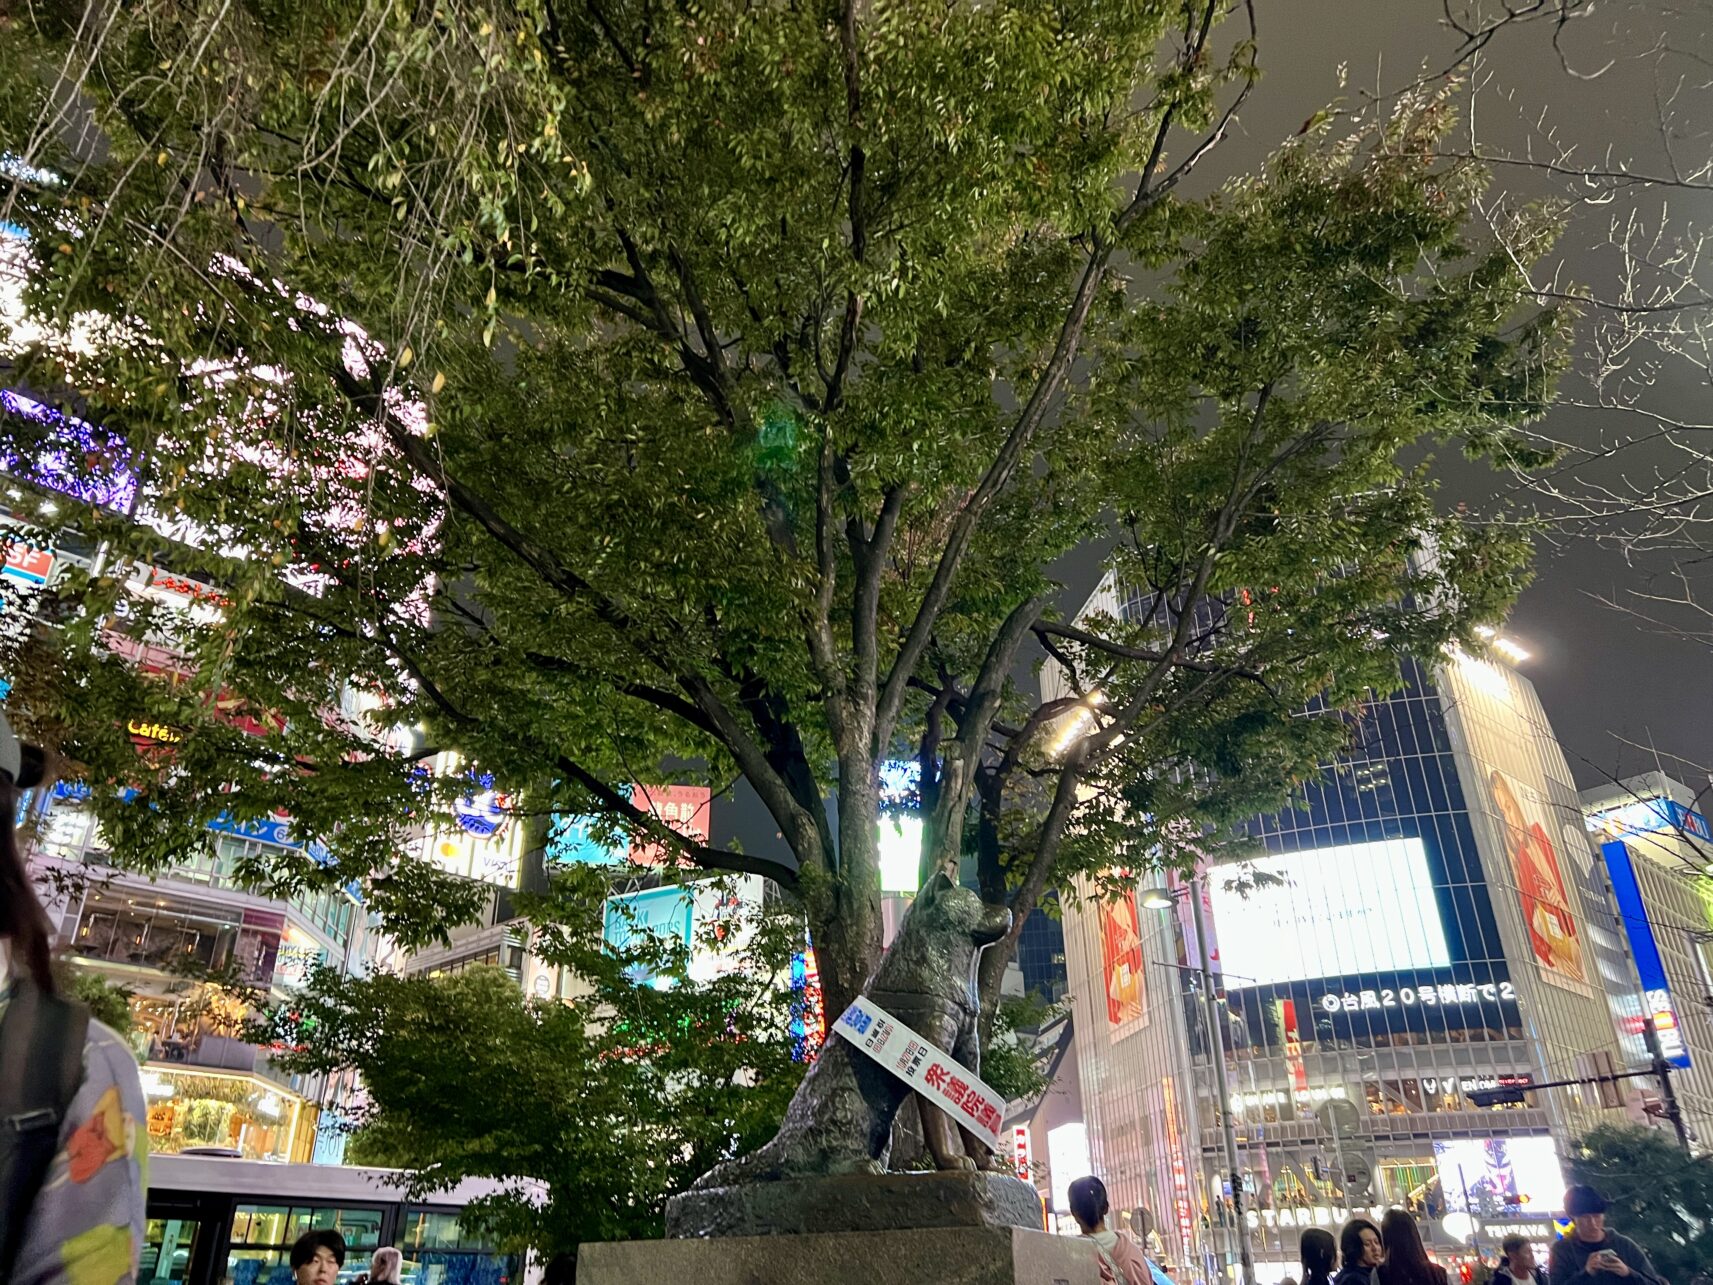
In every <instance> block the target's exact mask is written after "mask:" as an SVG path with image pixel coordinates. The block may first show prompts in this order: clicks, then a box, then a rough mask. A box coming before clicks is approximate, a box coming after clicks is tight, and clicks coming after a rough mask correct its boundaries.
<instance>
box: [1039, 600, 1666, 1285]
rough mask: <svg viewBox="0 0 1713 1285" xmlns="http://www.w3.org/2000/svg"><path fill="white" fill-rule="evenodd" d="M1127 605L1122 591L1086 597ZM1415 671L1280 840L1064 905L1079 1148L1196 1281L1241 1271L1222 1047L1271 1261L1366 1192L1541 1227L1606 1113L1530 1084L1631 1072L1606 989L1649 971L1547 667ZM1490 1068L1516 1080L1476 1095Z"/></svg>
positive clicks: (1262, 1271) (1433, 1222)
mask: <svg viewBox="0 0 1713 1285" xmlns="http://www.w3.org/2000/svg"><path fill="white" fill-rule="evenodd" d="M1126 606H1127V604H1125V603H1123V602H1122V601H1120V600H1119V599H1118V596H1117V595H1116V594H1115V593H1114V592H1113V591H1112V590H1111V588H1110V587H1107V588H1105V589H1103V590H1102V591H1101V592H1100V593H1098V594H1097V595H1096V598H1095V599H1094V600H1092V601H1091V603H1090V606H1089V610H1104V611H1106V612H1110V613H1115V614H1116V613H1121V612H1123V611H1124V610H1125V608H1126ZM1405 679H1406V683H1405V686H1404V688H1403V689H1402V690H1401V691H1399V692H1398V693H1397V694H1395V695H1393V696H1391V697H1389V698H1386V699H1384V700H1376V701H1374V702H1373V703H1372V704H1370V705H1369V706H1368V707H1366V708H1365V709H1363V710H1362V711H1361V712H1360V713H1359V714H1357V715H1355V716H1352V717H1351V718H1350V722H1351V732H1352V738H1351V739H1352V745H1351V749H1350V750H1349V752H1348V753H1347V754H1346V755H1344V756H1343V757H1342V758H1341V759H1340V760H1339V761H1338V762H1337V763H1335V764H1331V765H1328V768H1327V771H1326V773H1325V775H1324V777H1323V779H1322V780H1321V781H1320V782H1318V783H1316V784H1314V785H1312V786H1309V787H1308V788H1306V789H1305V790H1304V791H1303V792H1302V794H1301V796H1300V797H1299V798H1298V799H1297V801H1296V806H1295V807H1293V808H1292V809H1290V810H1287V811H1283V812H1280V813H1276V814H1273V815H1270V816H1265V817H1258V818H1255V819H1254V820H1253V821H1252V822H1251V823H1250V829H1251V832H1252V833H1253V835H1254V836H1255V838H1256V839H1257V840H1259V842H1260V844H1261V846H1262V847H1263V848H1264V850H1265V855H1264V856H1260V857H1257V858H1255V859H1253V860H1252V861H1248V862H1242V863H1237V864H1233V865H1228V866H1212V867H1209V868H1204V869H1203V870H1202V871H1200V872H1198V873H1199V878H1198V879H1197V880H1195V881H1193V882H1192V881H1187V880H1183V879H1178V878H1173V879H1171V880H1169V881H1168V884H1169V887H1168V888H1167V889H1166V890H1165V891H1167V892H1168V893H1169V894H1170V895H1171V897H1172V899H1173V906H1172V908H1171V909H1150V908H1149V907H1148V906H1147V905H1145V904H1144V901H1145V900H1151V901H1155V902H1159V901H1162V900H1163V898H1162V897H1161V896H1159V895H1155V896H1153V897H1149V898H1144V897H1143V896H1142V895H1141V894H1140V893H1138V894H1137V895H1135V896H1133V897H1131V898H1129V899H1127V900H1121V901H1119V902H1118V903H1115V904H1112V903H1100V902H1091V901H1086V900H1085V901H1082V902H1080V903H1079V904H1077V905H1075V906H1067V909H1066V913H1065V916H1064V925H1065V942H1066V956H1067V966H1068V973H1069V990H1070V994H1071V996H1072V999H1073V1004H1074V1015H1075V1016H1074V1020H1075V1026H1076V1040H1077V1046H1078V1055H1079V1062H1080V1066H1081V1074H1082V1085H1083V1107H1084V1120H1085V1123H1086V1126H1087V1135H1088V1140H1089V1158H1090V1161H1091V1163H1092V1164H1093V1167H1094V1170H1095V1172H1097V1173H1099V1174H1101V1175H1102V1176H1103V1177H1104V1178H1105V1179H1106V1181H1107V1184H1108V1187H1109V1189H1110V1190H1111V1192H1112V1195H1113V1203H1114V1206H1115V1208H1118V1209H1121V1210H1123V1211H1124V1220H1125V1221H1127V1222H1128V1224H1129V1225H1130V1226H1131V1227H1132V1229H1133V1230H1136V1231H1138V1232H1140V1233H1142V1234H1144V1235H1145V1236H1146V1237H1147V1239H1148V1241H1149V1244H1150V1247H1151V1248H1152V1249H1153V1251H1154V1253H1155V1254H1157V1255H1158V1256H1159V1257H1160V1258H1161V1259H1163V1260H1164V1261H1166V1262H1168V1263H1171V1264H1173V1265H1175V1266H1181V1268H1182V1270H1181V1271H1180V1272H1179V1274H1178V1278H1179V1279H1181V1280H1194V1279H1198V1278H1199V1279H1204V1280H1213V1279H1217V1278H1219V1277H1220V1276H1221V1275H1227V1276H1234V1275H1235V1272H1234V1264H1235V1260H1236V1258H1237V1242H1238V1237H1237V1234H1236V1228H1235V1226H1234V1201H1233V1199H1232V1191H1231V1187H1232V1184H1231V1181H1230V1168H1229V1166H1228V1165H1227V1163H1226V1159H1225V1151H1224V1145H1223V1138H1222V1134H1221V1128H1220V1125H1221V1119H1220V1101H1219V1099H1220V1094H1219V1092H1218V1088H1219V1081H1218V1078H1217V1072H1216V1070H1215V1068H1216V1066H1219V1067H1220V1069H1221V1070H1222V1072H1223V1076H1224V1079H1225V1089H1226V1092H1227V1094H1228V1096H1229V1100H1230V1104H1231V1122H1232V1125H1233V1131H1234V1134H1235V1140H1236V1149H1237V1153H1238V1156H1237V1158H1238V1164H1237V1168H1238V1170H1239V1172H1240V1175H1241V1177H1240V1182H1241V1186H1242V1203H1243V1206H1244V1208H1245V1211H1246V1212H1245V1221H1246V1222H1247V1224H1248V1239H1249V1242H1250V1245H1251V1247H1252V1251H1253V1255H1254V1257H1255V1260H1256V1263H1257V1272H1258V1277H1259V1279H1260V1280H1262V1281H1275V1280H1279V1279H1281V1278H1283V1277H1284V1276H1286V1275H1293V1276H1294V1275H1297V1274H1298V1272H1299V1269H1298V1267H1297V1265H1296V1256H1297V1242H1298V1239H1299V1237H1300V1234H1301V1228H1302V1227H1305V1226H1309V1225H1315V1224H1320V1225H1326V1226H1329V1227H1331V1226H1335V1225H1336V1224H1338V1223H1340V1222H1342V1221H1343V1219H1344V1218H1345V1217H1346V1216H1347V1214H1348V1211H1349V1210H1351V1209H1365V1208H1373V1207H1378V1206H1390V1205H1401V1206H1405V1207H1407V1208H1410V1209H1412V1210H1414V1211H1415V1212H1416V1213H1417V1214H1418V1215H1419V1216H1420V1219H1421V1223H1422V1227H1423V1231H1424V1233H1425V1234H1426V1235H1427V1237H1428V1239H1429V1242H1430V1244H1433V1245H1436V1246H1437V1247H1438V1249H1439V1250H1440V1251H1442V1253H1443V1254H1455V1253H1456V1252H1457V1251H1459V1250H1462V1251H1463V1252H1468V1251H1469V1246H1468V1244H1467V1242H1466V1241H1463V1240H1461V1239H1460V1238H1459V1237H1458V1236H1457V1235H1455V1234H1453V1233H1454V1232H1455V1231H1457V1230H1458V1229H1459V1224H1460V1221H1461V1220H1459V1219H1456V1218H1453V1219H1452V1222H1451V1225H1450V1227H1447V1226H1446V1224H1445V1221H1444V1219H1445V1217H1446V1215H1448V1214H1453V1213H1459V1212H1473V1213H1474V1214H1475V1215H1476V1216H1477V1217H1478V1218H1479V1220H1480V1221H1481V1223H1482V1225H1483V1231H1482V1233H1481V1235H1482V1237H1483V1239H1484V1240H1485V1241H1487V1242H1490V1243H1489V1244H1488V1246H1487V1247H1489V1248H1491V1244H1492V1243H1496V1240H1497V1238H1498V1237H1499V1236H1500V1235H1503V1234H1504V1233H1505V1232H1506V1231H1508V1230H1520V1231H1523V1232H1525V1234H1530V1235H1533V1236H1537V1237H1539V1238H1541V1239H1542V1240H1546V1239H1550V1237H1551V1234H1552V1228H1551V1219H1552V1216H1553V1215H1554V1214H1555V1213H1558V1212H1560V1210H1559V1206H1560V1203H1561V1201H1562V1197H1563V1187H1564V1183H1563V1179H1562V1176H1561V1173H1560V1170H1559V1166H1558V1160H1557V1156H1558V1154H1559V1153H1560V1151H1561V1150H1562V1148H1563V1146H1564V1144H1565V1142H1566V1140H1567V1139H1568V1138H1570V1137H1573V1136H1575V1135H1576V1134H1577V1133H1579V1132H1580V1131H1582V1130H1583V1129H1584V1128H1586V1127H1588V1126H1589V1125H1591V1124H1592V1123H1594V1122H1595V1121H1596V1120H1597V1119H1599V1118H1601V1116H1602V1113H1603V1111H1604V1110H1606V1109H1607V1108H1603V1107H1602V1106H1601V1102H1600V1099H1599V1095H1598V1094H1597V1093H1596V1092H1595V1091H1594V1090H1592V1089H1588V1090H1583V1089H1575V1088H1573V1089H1552V1090H1542V1091H1539V1092H1528V1091H1527V1086H1528V1085H1530V1084H1536V1083H1541V1082H1544V1081H1548V1080H1560V1079H1565V1078H1568V1077H1571V1076H1575V1075H1579V1074H1590V1073H1593V1072H1594V1071H1596V1070H1610V1069H1614V1068H1615V1066H1616V1062H1618V1061H1621V1060H1623V1053H1622V1050H1621V1049H1620V1046H1619V1037H1618V1034H1617V1029H1616V1027H1615V1025H1614V1006H1613V1003H1612V1002H1610V1001H1608V999H1607V992H1608V991H1610V992H1611V993H1613V994H1616V995H1619V996H1624V995H1629V994H1632V993H1633V992H1634V990H1635V987H1636V982H1635V981H1634V973H1633V971H1632V969H1631V966H1630V964H1629V961H1628V956H1627V955H1626V954H1625V952H1624V950H1623V948H1622V945H1621V943H1620V941H1619V940H1618V938H1617V937H1616V935H1615V934H1614V932H1613V931H1612V919H1611V916H1610V914H1609V913H1607V912H1606V911H1605V900H1604V893H1603V887H1602V881H1601V879H1600V878H1599V871H1598V870H1597V869H1596V868H1595V862H1596V859H1597V858H1596V853H1595V850H1594V847H1593V845H1592V844H1591V843H1590V841H1589V837H1588V835H1587V832H1586V829H1585V827H1584V824H1583V821H1582V815H1581V809H1580V806H1579V800H1578V797H1577V794H1576V790H1575V788H1574V785H1573V783H1572V780H1571V776H1570V772H1569V769H1568V766H1567V764H1566V763H1565V760H1564V757H1563V754H1562V753H1561V751H1560V750H1559V749H1558V747H1557V744H1556V742H1555V741H1554V740H1553V738H1552V734H1551V729H1550V727H1549V726H1548V724H1547V722H1546V718H1545V715H1544V713H1543V712H1542V710H1541V707H1540V704H1539V701H1538V699H1537V698H1536V696H1535V693H1534V689H1533V687H1532V686H1531V685H1530V684H1529V683H1528V681H1527V680H1526V679H1525V678H1523V677H1522V676H1521V675H1520V674H1518V673H1517V672H1516V670H1515V669H1514V668H1512V667H1511V666H1509V665H1506V664H1503V663H1500V662H1498V661H1496V660H1486V659H1477V658H1474V657H1469V656H1462V655H1458V656H1455V657H1449V658H1446V659H1444V660H1443V661H1442V662H1440V663H1438V664H1434V665H1428V664H1423V663H1412V664H1410V665H1409V666H1408V667H1407V668H1406V671H1405ZM1051 681H1052V680H1051V679H1050V680H1049V685H1051ZM1051 694H1053V692H1052V691H1051V690H1050V691H1049V695H1051ZM1304 716H1305V717H1316V716H1319V717H1326V716H1328V715H1326V714H1324V713H1319V712H1317V711H1312V710H1311V711H1308V712H1306V713H1305V714H1304ZM1192 899H1194V900H1199V901H1200V903H1201V912H1202V914H1201V918H1202V921H1203V926H1204V930H1205V934H1206V938H1207V947H1208V948H1207V951H1206V960H1205V965H1206V970H1207V974H1208V975H1210V976H1211V977H1212V979H1213V990H1214V1003H1213V1004H1212V1005H1209V1004H1208V1003H1207V1002H1206V996H1205V995H1204V993H1203V989H1202V985H1201V978H1202V976H1203V964H1204V960H1203V956H1202V952H1201V951H1200V950H1199V949H1198V946H1197V942H1198V933H1197V927H1196V922H1195V920H1196V916H1195V915H1194V914H1193V909H1194V907H1193V905H1192ZM1221 1053H1223V1056H1221ZM1221 1064H1222V1065H1221ZM1497 1087H1513V1088H1518V1089H1522V1090H1524V1093H1523V1094H1522V1097H1523V1100H1522V1101H1520V1102H1516V1103H1513V1104H1510V1105H1507V1106H1502V1107H1486V1108H1483V1107H1477V1106H1476V1105H1475V1104H1474V1103H1473V1102H1472V1101H1471V1100H1470V1097H1469V1094H1470V1092H1471V1091H1472V1090H1477V1089H1483V1088H1497Z"/></svg>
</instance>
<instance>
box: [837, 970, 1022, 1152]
mask: <svg viewBox="0 0 1713 1285" xmlns="http://www.w3.org/2000/svg"><path fill="white" fill-rule="evenodd" d="M836 1029H837V1030H838V1033H839V1034H840V1035H842V1036H843V1037H844V1038H845V1039H846V1040H848V1041H850V1043H852V1044H854V1045H855V1046H856V1047H857V1048H858V1049H860V1050H861V1051H862V1052H863V1053H865V1054H867V1055H868V1056H869V1057H871V1058H873V1059H874V1060H875V1061H876V1062H879V1063H880V1064H881V1065H882V1066H883V1067H885V1068H886V1069H887V1070H888V1071H890V1072H892V1074H893V1075H896V1076H897V1077H898V1078H899V1079H900V1080H903V1081H904V1082H905V1083H906V1084H908V1085H909V1086H910V1087H911V1088H913V1089H915V1090H916V1092H918V1093H920V1094H921V1095H922V1096H923V1097H925V1098H927V1099H928V1101H930V1102H932V1103H933V1104H934V1105H935V1106H937V1107H939V1108H940V1110H942V1111H944V1112H945V1113H946V1114H947V1115H948V1116H950V1117H951V1118H952V1119H953V1120H954V1121H956V1122H957V1123H958V1124H959V1125H961V1126H962V1127H964V1128H965V1129H968V1130H969V1131H970V1132H971V1133H973V1134H975V1136H976V1137H978V1138H980V1139H981V1140H982V1141H983V1142H984V1143H986V1144H987V1146H988V1148H989V1149H990V1150H993V1151H998V1150H999V1126H1000V1125H1001V1123H1003V1121H1004V1117H1005V1102H1004V1100H1003V1099H1002V1098H1000V1096H999V1094H997V1093H996V1092H994V1091H993V1090H992V1089H990V1088H988V1086H987V1085H985V1084H983V1083H982V1082H981V1081H980V1080H978V1079H977V1078H976V1077H975V1076H973V1075H971V1074H970V1073H969V1072H968V1071H966V1070H965V1069H964V1068H963V1067H962V1066H961V1065H960V1064H959V1063H958V1062H957V1060H956V1059H955V1058H953V1057H952V1055H951V1054H950V1053H947V1052H946V1051H945V1050H943V1049H939V1048H935V1047H934V1045H932V1044H930V1043H929V1042H928V1041H927V1040H925V1039H923V1038H922V1036H920V1035H918V1034H917V1033H916V1032H915V1031H913V1030H911V1029H910V1028H909V1027H908V1026H905V1025H904V1024H903V1023H902V1022H900V1021H899V1020H898V1019H897V1018H895V1017H893V1016H892V1015H891V1014H890V1013H888V1012H887V1011H886V1010H885V1009H883V1008H881V1007H880V1006H879V1005H878V1004H875V1003H874V1002H873V1001H872V1000H870V999H869V998H868V997H867V996H866V995H858V996H857V997H856V998H855V999H854V1000H852V1001H851V1006H850V1007H849V1008H847V1009H846V1010H845V1012H844V1016H843V1017H841V1018H839V1021H838V1026H837V1028H836Z"/></svg>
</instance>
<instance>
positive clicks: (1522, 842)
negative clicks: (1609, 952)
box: [1487, 768, 1588, 987]
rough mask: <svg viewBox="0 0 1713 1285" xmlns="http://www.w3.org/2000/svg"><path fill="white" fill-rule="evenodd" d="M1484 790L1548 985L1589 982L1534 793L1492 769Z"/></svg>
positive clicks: (1558, 867) (1567, 890) (1575, 926)
mask: <svg viewBox="0 0 1713 1285" xmlns="http://www.w3.org/2000/svg"><path fill="white" fill-rule="evenodd" d="M1487 787H1488V792H1489V795H1490V796H1491V799H1492V803H1493V811H1494V813H1495V814H1496V815H1497V816H1498V818H1499V838H1500V841H1501V842H1502V843H1503V844H1504V848H1505V853H1506V856H1507V857H1508V858H1509V859H1510V863H1511V873H1512V875H1513V876H1514V877H1515V879H1516V888H1517V896H1518V898H1519V899H1520V901H1521V902H1522V909H1523V925H1524V927H1525V928H1526V929H1527V930H1528V935H1529V953H1530V954H1531V955H1532V956H1533V957H1534V961H1535V964H1536V965H1537V966H1538V967H1539V968H1540V970H1541V974H1542V976H1544V977H1546V978H1547V979H1548V980H1549V981H1559V982H1571V983H1574V984H1576V985H1577V986H1578V987H1581V986H1584V985H1586V984H1587V981H1588V969H1587V966H1586V965H1585V964H1584V963H1583V959H1582V940H1581V934H1580V932H1579V930H1578V924H1577V922H1576V916H1575V915H1574V914H1573V913H1572V912H1571V906H1572V905H1573V904H1574V903H1573V902H1572V900H1571V893H1570V885H1569V884H1568V883H1567V882H1566V880H1565V877H1564V868H1563V866H1562V865H1561V864H1560V863H1559V855H1558V850H1557V849H1556V848H1554V847H1553V842H1552V838H1551V835H1550V834H1549V833H1548V830H1547V827H1546V825H1545V824H1544V823H1543V822H1544V818H1543V817H1542V814H1541V812H1542V809H1541V807H1540V804H1539V802H1538V801H1537V800H1536V798H1535V797H1534V795H1533V793H1532V792H1530V791H1527V790H1525V789H1524V787H1523V786H1522V785H1521V784H1520V783H1519V782H1518V781H1517V780H1516V779H1515V778H1514V777H1510V776H1507V775H1506V774H1505V773H1503V772H1501V771H1499V770H1498V769H1497V768H1495V769H1493V770H1492V771H1491V772H1490V773H1488V777H1487Z"/></svg>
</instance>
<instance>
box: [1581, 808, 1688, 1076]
mask: <svg viewBox="0 0 1713 1285" xmlns="http://www.w3.org/2000/svg"><path fill="white" fill-rule="evenodd" d="M1600 855H1601V856H1602V857H1604V858H1605V860H1606V871H1607V873H1608V874H1609V875H1611V877H1612V894H1613V896H1614V897H1615V898H1616V899H1617V902H1618V916H1619V918H1621V919H1622V920H1623V921H1624V932H1625V933H1626V934H1627V935H1628V936H1629V939H1630V953H1631V954H1633V955H1634V956H1635V958H1636V973H1637V975H1638V976H1639V977H1640V978H1641V982H1642V1011H1643V1012H1644V1013H1646V1014H1647V1015H1649V1016H1651V1017H1652V1018H1653V1019H1654V1031H1655V1033H1656V1034H1657V1035H1658V1036H1659V1043H1660V1051H1661V1052H1662V1053H1663V1054H1664V1055H1665V1060H1666V1061H1667V1062H1669V1063H1670V1064H1671V1065H1672V1066H1676V1067H1687V1066H1688V1065H1689V1046H1688V1045H1687V1044H1685V1043H1684V1042H1683V1032H1682V1031H1681V1030H1679V1029H1678V1022H1677V1010H1676V1009H1675V1008H1673V1007H1672V1003H1671V986H1670V984H1669V983H1668V982H1667V981H1666V976H1665V964H1664V963H1663V962H1662V961H1661V959H1660V956H1659V943H1658V942H1656V941H1655V940H1654V930H1653V925H1652V924H1651V923H1650V922H1649V921H1648V911H1647V907H1646V905H1644V904H1643V902H1642V890H1641V885H1640V884H1638V883H1637V882H1636V868H1635V865H1634V864H1633V863H1632V860H1631V857H1630V849H1629V848H1628V846H1626V845H1625V843H1624V842H1623V840H1621V839H1613V840H1612V841H1611V842H1609V843H1606V844H1603V845H1601V848H1600Z"/></svg>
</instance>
